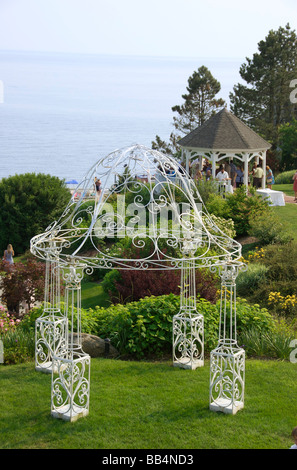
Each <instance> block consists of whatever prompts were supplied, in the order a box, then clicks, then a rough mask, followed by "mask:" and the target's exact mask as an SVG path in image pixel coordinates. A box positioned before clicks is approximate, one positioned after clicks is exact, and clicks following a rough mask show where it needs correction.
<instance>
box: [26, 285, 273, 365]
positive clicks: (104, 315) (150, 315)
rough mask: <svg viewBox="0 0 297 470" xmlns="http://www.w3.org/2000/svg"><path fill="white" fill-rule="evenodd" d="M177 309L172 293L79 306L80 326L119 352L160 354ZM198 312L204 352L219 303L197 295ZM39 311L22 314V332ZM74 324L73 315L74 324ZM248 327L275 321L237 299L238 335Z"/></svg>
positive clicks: (168, 343) (167, 346) (166, 348)
mask: <svg viewBox="0 0 297 470" xmlns="http://www.w3.org/2000/svg"><path fill="white" fill-rule="evenodd" d="M227 307H228V306H227ZM179 310H180V297H179V296H178V295H174V294H169V295H163V296H157V297H155V296H151V297H146V298H144V299H141V300H140V301H138V302H130V303H127V304H125V305H122V304H117V305H111V306H110V307H108V308H103V307H97V308H95V309H89V310H85V309H82V310H81V325H82V326H81V329H82V332H83V333H89V334H94V335H97V336H100V337H101V338H109V339H110V341H111V343H112V344H113V346H115V347H116V348H117V349H118V350H119V352H120V353H121V354H122V355H125V354H128V355H132V356H134V357H135V358H143V357H146V356H149V355H159V356H160V355H162V354H169V353H171V352H172V318H173V316H174V315H176V314H177V313H178V312H179ZM227 310H228V308H227ZM197 312H198V313H201V314H202V315H203V316H204V346H205V351H206V352H210V351H211V350H212V349H214V348H215V347H216V345H217V342H218V333H219V320H220V302H219V301H217V302H216V303H215V304H213V303H211V302H209V301H207V300H205V299H203V298H200V299H198V300H197ZM41 313H42V308H40V309H33V310H32V311H31V312H30V314H29V315H27V316H26V317H25V319H24V320H23V322H24V324H23V327H21V328H23V332H24V333H25V332H29V334H31V335H33V331H34V329H35V320H36V318H38V317H39V316H40V315H41ZM75 313H76V312H75ZM23 322H22V323H23ZM22 323H21V324H22ZM21 324H20V325H21ZM75 324H76V318H75V323H74V327H75ZM251 328H254V329H256V330H258V331H261V332H267V333H270V332H272V331H274V328H275V321H274V320H273V318H272V316H271V315H270V314H269V313H268V311H267V310H266V309H264V308H260V306H259V305H250V304H248V302H247V301H246V300H245V299H238V300H237V332H238V335H241V334H242V333H243V332H245V331H246V330H250V329H251ZM74 330H75V328H74Z"/></svg>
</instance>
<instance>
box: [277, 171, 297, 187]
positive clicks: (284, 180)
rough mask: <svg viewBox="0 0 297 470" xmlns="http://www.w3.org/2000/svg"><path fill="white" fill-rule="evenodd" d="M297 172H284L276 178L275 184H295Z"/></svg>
mask: <svg viewBox="0 0 297 470" xmlns="http://www.w3.org/2000/svg"><path fill="white" fill-rule="evenodd" d="M295 171H296V170H291V171H284V172H283V173H280V174H279V175H277V176H276V177H275V184H293V179H292V178H293V176H294V174H295Z"/></svg>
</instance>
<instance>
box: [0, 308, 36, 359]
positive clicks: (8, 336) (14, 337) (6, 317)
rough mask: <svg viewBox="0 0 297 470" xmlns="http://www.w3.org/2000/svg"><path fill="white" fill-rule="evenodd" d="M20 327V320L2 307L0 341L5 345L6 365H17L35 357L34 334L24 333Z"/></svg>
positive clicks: (0, 309)
mask: <svg viewBox="0 0 297 470" xmlns="http://www.w3.org/2000/svg"><path fill="white" fill-rule="evenodd" d="M20 325H21V323H20V320H19V319H16V318H14V317H13V316H12V315H10V314H9V313H8V312H7V310H6V309H5V308H4V307H2V306H0V340H1V341H2V343H3V353H4V364H16V363H19V362H24V361H25V360H28V359H30V360H31V359H32V357H34V352H35V336H34V333H32V332H31V333H30V332H24V331H23V330H22V329H21V327H20Z"/></svg>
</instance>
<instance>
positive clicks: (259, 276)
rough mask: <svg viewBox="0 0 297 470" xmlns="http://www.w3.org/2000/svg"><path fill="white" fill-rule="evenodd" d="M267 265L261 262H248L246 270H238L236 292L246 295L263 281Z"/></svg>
mask: <svg viewBox="0 0 297 470" xmlns="http://www.w3.org/2000/svg"><path fill="white" fill-rule="evenodd" d="M267 272H268V267H267V266H265V265H262V264H249V266H248V269H247V271H244V272H240V273H239V274H238V276H237V279H236V285H237V290H238V294H239V295H241V296H246V295H247V294H250V292H253V291H254V290H255V289H257V288H258V286H259V284H261V283H263V282H265V278H266V275H267Z"/></svg>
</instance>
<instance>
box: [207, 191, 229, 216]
mask: <svg viewBox="0 0 297 470" xmlns="http://www.w3.org/2000/svg"><path fill="white" fill-rule="evenodd" d="M202 199H203V198H202ZM203 202H204V203H205V206H206V209H207V211H208V212H209V213H210V214H213V215H215V216H217V217H223V218H225V219H227V218H228V217H230V208H229V205H228V202H227V200H226V199H224V198H222V196H220V195H219V194H215V193H210V195H209V197H208V199H206V200H205V199H203Z"/></svg>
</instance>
